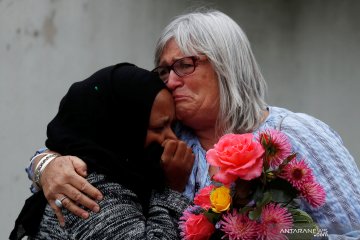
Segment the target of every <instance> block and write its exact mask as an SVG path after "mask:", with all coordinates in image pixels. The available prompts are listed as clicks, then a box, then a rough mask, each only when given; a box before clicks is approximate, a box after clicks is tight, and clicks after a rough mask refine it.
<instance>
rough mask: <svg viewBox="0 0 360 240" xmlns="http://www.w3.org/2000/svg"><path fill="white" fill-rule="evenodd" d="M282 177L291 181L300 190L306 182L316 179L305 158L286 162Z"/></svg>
mask: <svg viewBox="0 0 360 240" xmlns="http://www.w3.org/2000/svg"><path fill="white" fill-rule="evenodd" d="M280 177H281V178H284V179H285V180H287V181H288V182H290V183H291V185H293V186H294V187H295V188H296V189H298V190H300V188H301V187H302V186H303V185H304V184H305V183H311V182H313V181H314V176H313V173H312V170H311V169H310V168H309V167H308V165H307V164H306V163H305V161H304V160H300V161H296V160H293V161H291V162H289V163H288V164H286V165H285V167H284V168H283V169H282V171H281V173H280Z"/></svg>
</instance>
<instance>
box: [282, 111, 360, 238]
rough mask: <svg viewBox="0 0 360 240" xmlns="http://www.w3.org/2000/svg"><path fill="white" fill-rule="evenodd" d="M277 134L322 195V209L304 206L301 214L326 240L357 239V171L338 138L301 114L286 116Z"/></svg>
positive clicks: (359, 197)
mask: <svg viewBox="0 0 360 240" xmlns="http://www.w3.org/2000/svg"><path fill="white" fill-rule="evenodd" d="M281 130H282V131H284V132H285V133H286V134H287V135H288V136H289V138H290V139H291V141H292V143H293V146H294V147H295V148H296V149H294V150H295V151H297V152H298V153H300V155H301V156H302V157H304V158H305V159H306V161H307V162H308V164H309V166H310V167H311V168H312V169H313V171H314V175H315V177H316V179H317V181H318V182H319V183H320V184H321V185H322V186H323V187H324V189H325V191H326V203H325V205H324V206H323V207H321V208H319V209H312V208H310V207H309V206H307V205H306V204H304V205H303V208H304V210H305V211H306V212H308V213H309V214H310V215H311V216H312V217H313V219H314V221H315V222H316V223H317V224H318V225H319V228H321V229H324V231H327V232H328V234H329V239H358V238H360V171H359V169H358V167H357V166H356V163H355V161H354V159H353V157H352V156H351V154H350V153H349V152H348V150H347V149H346V148H345V146H344V145H343V142H342V140H341V138H340V137H339V136H338V134H337V133H336V132H335V131H334V130H332V129H331V128H330V127H329V126H328V125H326V124H325V123H323V122H321V121H319V120H317V119H314V118H312V117H310V116H308V115H305V114H292V115H289V116H288V117H286V118H285V120H284V122H283V126H282V129H281ZM352 237H353V238H352Z"/></svg>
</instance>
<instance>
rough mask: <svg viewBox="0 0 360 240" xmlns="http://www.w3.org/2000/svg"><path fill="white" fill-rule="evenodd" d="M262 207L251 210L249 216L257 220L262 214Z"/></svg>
mask: <svg viewBox="0 0 360 240" xmlns="http://www.w3.org/2000/svg"><path fill="white" fill-rule="evenodd" d="M261 212H262V208H255V209H254V210H253V211H250V212H249V218H250V219H251V220H253V221H256V220H258V219H259V217H260V216H261Z"/></svg>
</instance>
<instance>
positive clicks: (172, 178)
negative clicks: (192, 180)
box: [161, 140, 194, 192]
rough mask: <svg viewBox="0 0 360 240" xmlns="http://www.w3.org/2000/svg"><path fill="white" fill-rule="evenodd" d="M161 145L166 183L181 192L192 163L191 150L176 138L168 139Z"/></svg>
mask: <svg viewBox="0 0 360 240" xmlns="http://www.w3.org/2000/svg"><path fill="white" fill-rule="evenodd" d="M163 146H164V152H163V154H162V158H161V160H162V166H163V170H164V174H165V177H166V181H167V184H168V185H169V187H170V188H171V189H173V190H176V191H179V192H182V191H183V190H184V189H185V186H186V183H187V181H188V178H189V175H190V173H191V170H192V166H193V163H194V155H193V153H192V150H191V148H189V147H188V146H187V145H186V143H185V142H182V141H176V140H168V141H166V142H165V143H164V144H163Z"/></svg>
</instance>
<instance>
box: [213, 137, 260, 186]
mask: <svg viewBox="0 0 360 240" xmlns="http://www.w3.org/2000/svg"><path fill="white" fill-rule="evenodd" d="M263 154H264V148H263V146H262V145H261V144H260V143H259V142H258V141H254V136H253V134H251V133H247V134H226V135H224V136H222V137H221V138H220V140H219V142H218V143H217V144H215V145H214V148H213V149H210V150H209V151H207V153H206V159H207V161H208V162H209V163H210V164H211V165H213V166H216V167H219V168H220V170H219V172H218V173H216V174H215V175H214V180H215V181H218V182H222V183H223V184H230V183H231V182H233V181H235V180H236V179H237V178H238V177H239V178H241V179H244V180H251V179H254V178H257V177H259V176H260V175H261V172H262V167H263Z"/></svg>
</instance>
